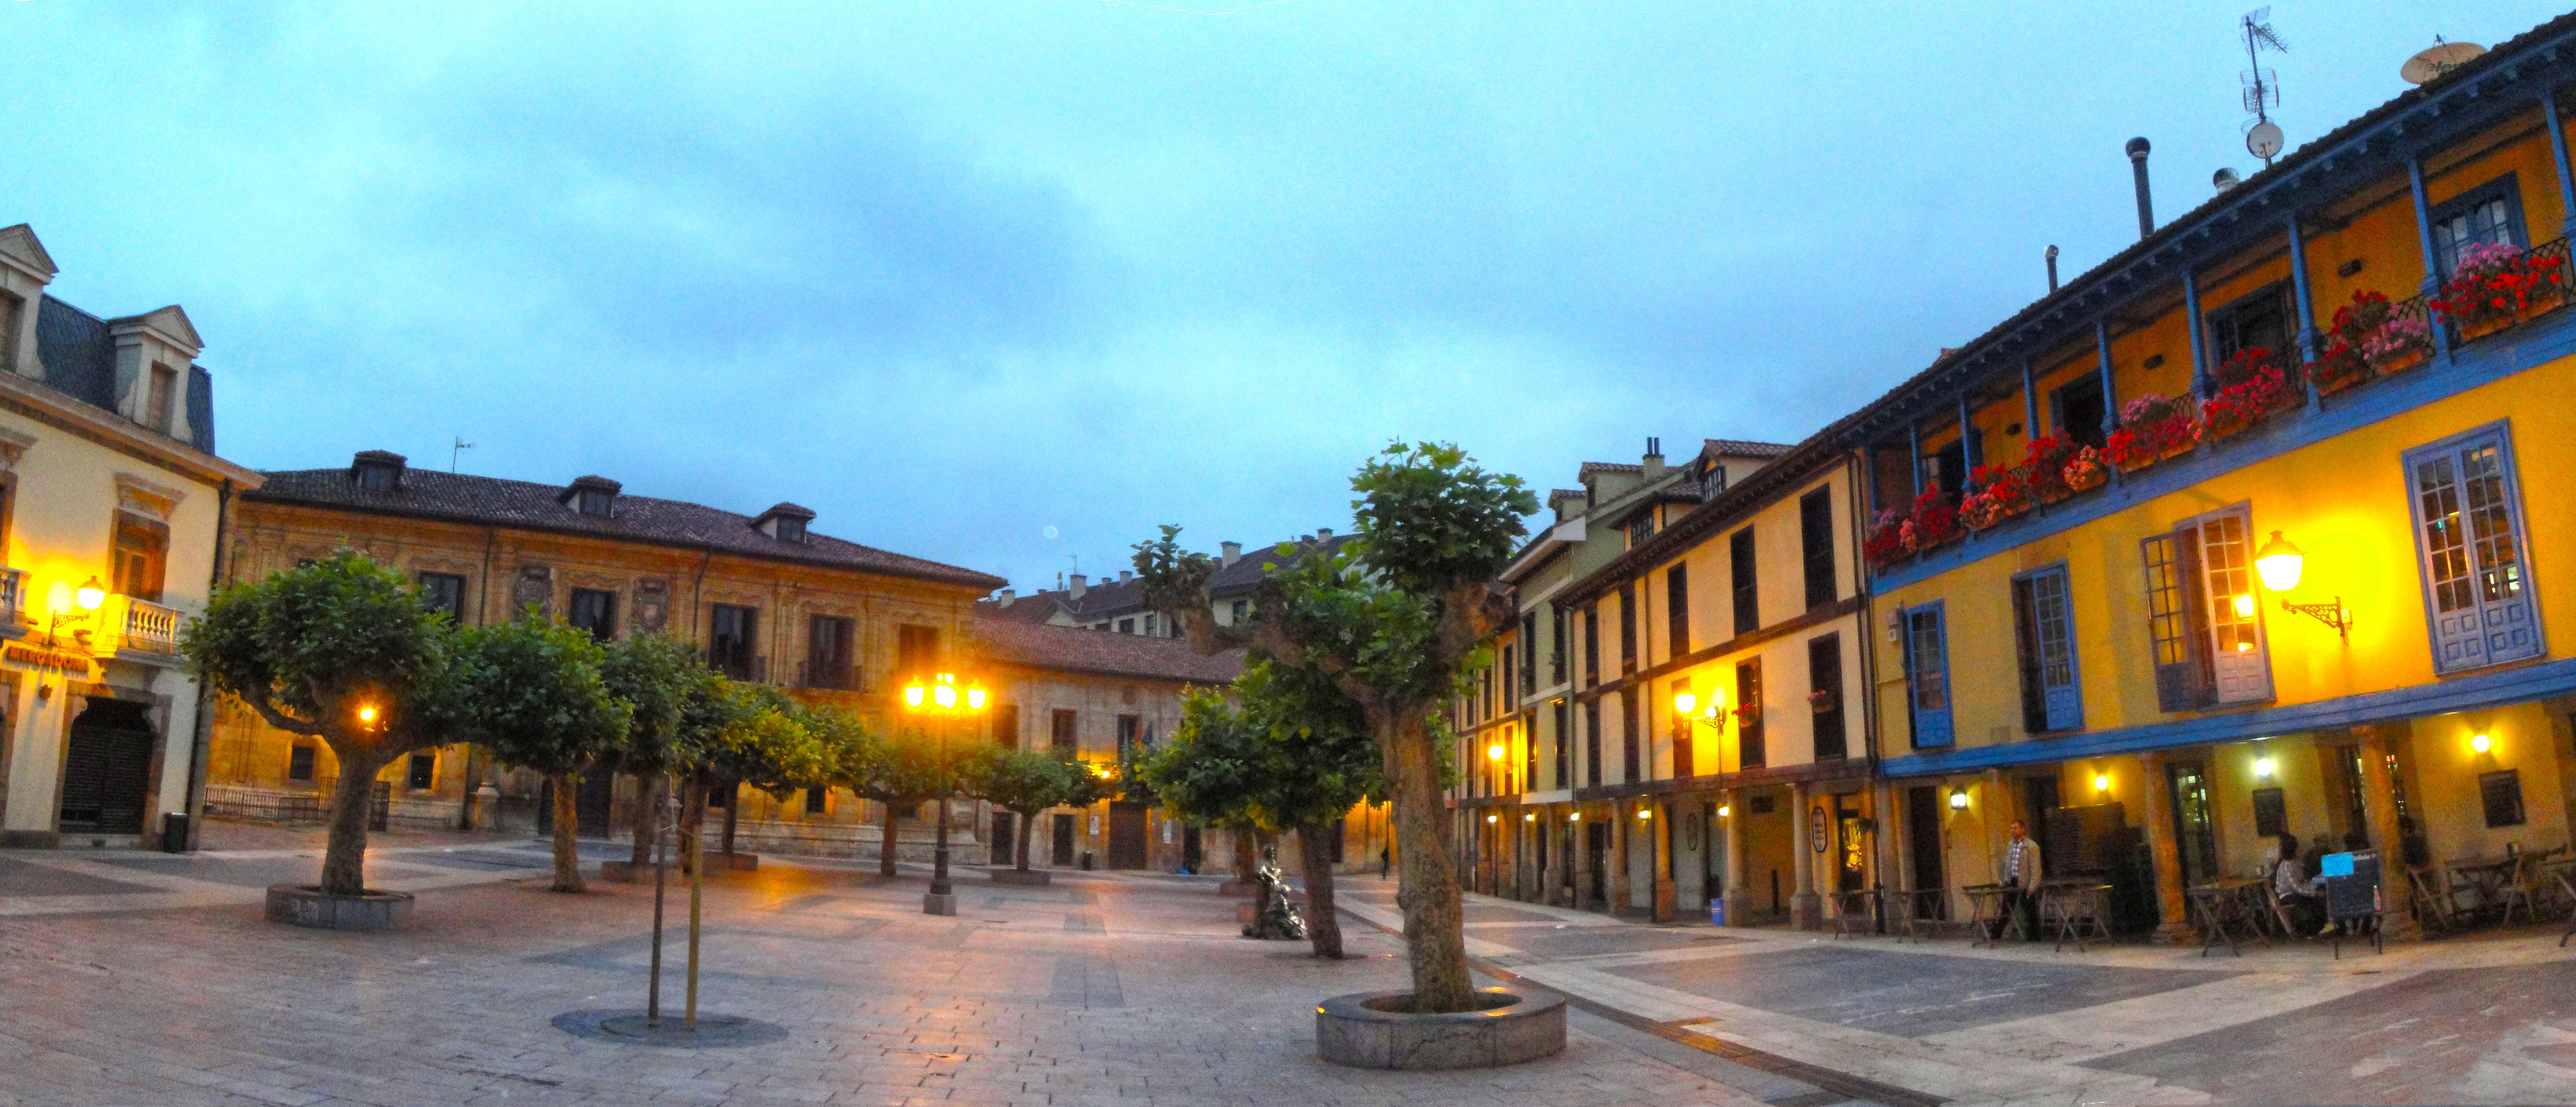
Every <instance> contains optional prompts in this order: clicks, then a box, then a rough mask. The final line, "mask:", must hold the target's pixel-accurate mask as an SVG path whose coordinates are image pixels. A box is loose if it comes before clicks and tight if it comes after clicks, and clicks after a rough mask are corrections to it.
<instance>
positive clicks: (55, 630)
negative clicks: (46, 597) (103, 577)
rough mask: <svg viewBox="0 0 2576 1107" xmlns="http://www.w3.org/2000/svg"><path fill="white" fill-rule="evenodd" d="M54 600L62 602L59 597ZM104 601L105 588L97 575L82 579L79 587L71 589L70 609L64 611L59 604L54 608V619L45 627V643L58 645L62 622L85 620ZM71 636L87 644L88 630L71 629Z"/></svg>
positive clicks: (92, 614) (96, 610)
mask: <svg viewBox="0 0 2576 1107" xmlns="http://www.w3.org/2000/svg"><path fill="white" fill-rule="evenodd" d="M56 587H60V586H59V585H57V586H56ZM54 595H56V596H61V595H62V593H60V592H56V593H54ZM54 602H55V603H56V604H60V603H62V601H61V600H60V599H57V600H55V601H54ZM106 602H107V588H106V587H105V586H103V585H101V584H99V582H98V577H97V576H95V575H93V576H91V577H90V578H89V579H88V580H85V581H82V582H81V585H80V587H79V588H76V589H73V590H72V609H71V610H69V611H65V610H63V609H62V608H61V607H59V606H57V607H56V608H55V609H54V613H53V620H54V621H53V623H52V624H51V625H49V626H47V627H46V628H45V645H46V646H47V647H48V648H56V647H60V646H61V645H62V642H61V639H60V637H59V635H60V634H61V632H62V629H63V624H64V623H78V622H86V621H88V620H89V619H90V618H91V617H92V616H94V615H95V614H96V613H97V612H98V609H99V606H100V605H101V604H104V603H106ZM72 638H73V640H75V641H78V642H80V643H81V644H82V645H84V646H86V645H88V644H89V632H88V631H86V630H76V631H73V632H72Z"/></svg>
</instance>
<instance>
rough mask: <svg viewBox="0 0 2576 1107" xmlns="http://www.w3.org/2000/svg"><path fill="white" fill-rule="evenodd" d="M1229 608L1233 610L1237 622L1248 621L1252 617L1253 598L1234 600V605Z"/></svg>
mask: <svg viewBox="0 0 2576 1107" xmlns="http://www.w3.org/2000/svg"><path fill="white" fill-rule="evenodd" d="M1229 610H1230V611H1232V612H1233V614H1234V621H1235V622H1237V623H1242V622H1248V621H1250V620H1251V619H1252V601H1251V600H1236V601H1234V606H1233V607H1232V608H1230V609H1229Z"/></svg>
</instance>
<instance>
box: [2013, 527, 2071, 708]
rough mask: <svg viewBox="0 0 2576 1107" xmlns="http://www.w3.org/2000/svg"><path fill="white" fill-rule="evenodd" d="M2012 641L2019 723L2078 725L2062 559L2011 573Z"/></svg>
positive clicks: (2068, 597)
mask: <svg viewBox="0 0 2576 1107" xmlns="http://www.w3.org/2000/svg"><path fill="white" fill-rule="evenodd" d="M2012 590H2013V592H2012V596H2013V645H2014V646H2015V647H2016V649H2017V652H2018V654H2019V657H2020V661H2021V726H2022V729H2023V730H2025V731H2028V732H2029V733H2032V734H2039V733H2043V732H2046V731H2052V730H2077V729H2081V728H2082V727H2083V726H2084V697H2083V693H2082V690H2081V689H2079V688H2078V687H2077V686H2076V681H2075V616H2074V613H2073V603H2072V600H2071V598H2070V596H2069V594H2068V590H2067V587H2066V567H2065V566H2063V565H2059V566H2053V567H2051V568H2047V569H2042V570H2039V571H2038V572H2035V573H2025V574H2022V575H2021V576H2018V577H2014V578H2013V584H2012Z"/></svg>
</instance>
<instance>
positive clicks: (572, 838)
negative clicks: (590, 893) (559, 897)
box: [546, 773, 585, 892]
mask: <svg viewBox="0 0 2576 1107" xmlns="http://www.w3.org/2000/svg"><path fill="white" fill-rule="evenodd" d="M546 779H548V780H551V781H553V782H554V786H555V820H554V821H555V834H554V838H555V842H554V845H555V884H554V890H555V891H558V892H580V891H583V890H585V889H583V887H582V884H581V840H580V838H579V837H578V836H577V835H578V834H579V831H580V829H581V828H580V827H579V826H578V825H576V824H577V823H579V822H580V820H581V797H580V796H579V795H578V794H577V791H578V789H579V788H580V787H581V774H579V773H553V774H550V775H548V776H547V778H546Z"/></svg>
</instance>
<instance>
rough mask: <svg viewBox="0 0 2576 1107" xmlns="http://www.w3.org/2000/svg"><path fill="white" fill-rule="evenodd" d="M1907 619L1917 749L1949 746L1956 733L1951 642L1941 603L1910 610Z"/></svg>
mask: <svg viewBox="0 0 2576 1107" xmlns="http://www.w3.org/2000/svg"><path fill="white" fill-rule="evenodd" d="M1904 619H1905V693H1906V696H1905V699H1906V706H1907V707H1908V708H1909V710H1910V711H1911V713H1912V714H1913V716H1914V745H1915V746H1916V747H1917V748H1921V747H1925V746H1946V745H1949V744H1951V743H1952V742H1953V741H1955V740H1956V731H1955V729H1954V728H1953V727H1952V726H1951V725H1950V641H1949V630H1948V628H1947V626H1946V625H1945V624H1944V622H1943V619H1942V614H1941V603H1940V601H1938V600H1935V601H1933V602H1931V603H1928V604H1924V605H1923V606H1921V607H1912V608H1907V609H1906V610H1905V612H1904Z"/></svg>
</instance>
